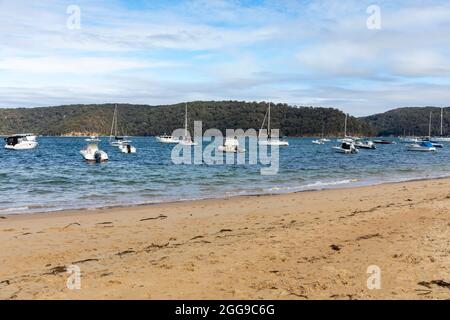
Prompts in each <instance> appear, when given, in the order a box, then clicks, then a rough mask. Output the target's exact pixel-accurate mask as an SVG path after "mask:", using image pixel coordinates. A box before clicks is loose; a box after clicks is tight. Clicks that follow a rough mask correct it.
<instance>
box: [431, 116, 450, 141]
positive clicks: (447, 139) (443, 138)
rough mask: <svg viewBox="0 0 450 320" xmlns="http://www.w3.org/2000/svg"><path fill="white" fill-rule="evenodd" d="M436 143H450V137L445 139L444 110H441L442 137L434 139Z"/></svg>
mask: <svg viewBox="0 0 450 320" xmlns="http://www.w3.org/2000/svg"><path fill="white" fill-rule="evenodd" d="M432 140H433V141H435V142H450V137H444V108H441V135H440V136H439V137H433V139H432Z"/></svg>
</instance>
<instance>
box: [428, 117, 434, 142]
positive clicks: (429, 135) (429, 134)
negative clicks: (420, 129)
mask: <svg viewBox="0 0 450 320" xmlns="http://www.w3.org/2000/svg"><path fill="white" fill-rule="evenodd" d="M432 114H433V111H431V112H430V123H429V125H428V137H429V138H431V116H432Z"/></svg>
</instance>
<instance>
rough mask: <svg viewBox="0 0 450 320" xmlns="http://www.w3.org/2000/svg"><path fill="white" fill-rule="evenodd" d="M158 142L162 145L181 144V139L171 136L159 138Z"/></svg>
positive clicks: (157, 138)
mask: <svg viewBox="0 0 450 320" xmlns="http://www.w3.org/2000/svg"><path fill="white" fill-rule="evenodd" d="M156 141H158V142H161V143H180V139H178V138H175V137H172V136H169V135H162V136H157V137H156Z"/></svg>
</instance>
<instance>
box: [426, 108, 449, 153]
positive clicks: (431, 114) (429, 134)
mask: <svg viewBox="0 0 450 320" xmlns="http://www.w3.org/2000/svg"><path fill="white" fill-rule="evenodd" d="M432 116H433V112H432V111H431V112H430V121H429V124H428V137H426V138H425V139H423V140H422V141H423V142H429V143H430V144H431V145H432V146H433V147H434V148H443V147H444V145H443V144H441V143H437V142H434V141H431V118H432Z"/></svg>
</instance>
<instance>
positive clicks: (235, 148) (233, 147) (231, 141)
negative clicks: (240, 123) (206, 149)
mask: <svg viewBox="0 0 450 320" xmlns="http://www.w3.org/2000/svg"><path fill="white" fill-rule="evenodd" d="M217 149H218V150H219V151H221V152H229V153H241V152H245V149H243V148H240V147H239V140H238V139H236V138H225V143H224V144H223V145H222V146H219V147H218V148H217Z"/></svg>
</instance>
